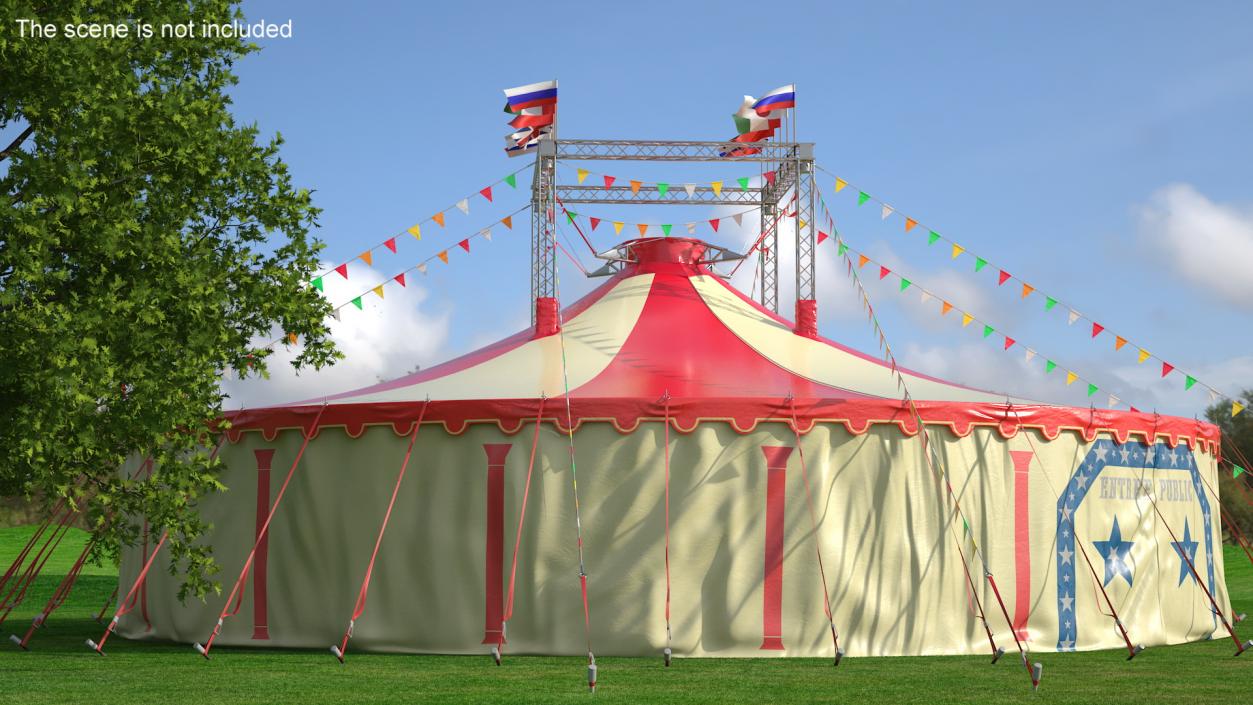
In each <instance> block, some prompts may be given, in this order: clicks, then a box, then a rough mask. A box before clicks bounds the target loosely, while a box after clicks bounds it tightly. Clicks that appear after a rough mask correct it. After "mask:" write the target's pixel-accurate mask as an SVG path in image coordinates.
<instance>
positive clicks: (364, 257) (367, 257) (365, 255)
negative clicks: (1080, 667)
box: [357, 250, 374, 265]
mask: <svg viewBox="0 0 1253 705" xmlns="http://www.w3.org/2000/svg"><path fill="white" fill-rule="evenodd" d="M357 256H358V257H360V258H361V261H362V262H365V263H366V264H368V265H373V264H374V253H373V252H371V251H370V250H366V251H365V252H362V253H361V254H359V255H357Z"/></svg>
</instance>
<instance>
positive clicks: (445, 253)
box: [436, 250, 448, 264]
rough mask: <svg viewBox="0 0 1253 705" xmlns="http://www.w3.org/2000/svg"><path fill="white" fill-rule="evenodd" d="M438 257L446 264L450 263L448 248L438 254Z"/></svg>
mask: <svg viewBox="0 0 1253 705" xmlns="http://www.w3.org/2000/svg"><path fill="white" fill-rule="evenodd" d="M436 257H439V261H440V262H443V263H444V264H448V250H444V251H443V252H441V253H439V254H438V255H436Z"/></svg>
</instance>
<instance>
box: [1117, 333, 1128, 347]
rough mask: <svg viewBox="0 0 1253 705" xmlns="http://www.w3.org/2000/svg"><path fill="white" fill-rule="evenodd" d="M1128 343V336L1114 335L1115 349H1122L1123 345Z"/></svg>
mask: <svg viewBox="0 0 1253 705" xmlns="http://www.w3.org/2000/svg"><path fill="white" fill-rule="evenodd" d="M1126 344H1127V339H1126V338H1124V337H1122V336H1121V335H1116V336H1114V349H1115V350H1122V346H1124V345H1126Z"/></svg>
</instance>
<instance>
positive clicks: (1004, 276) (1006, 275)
mask: <svg viewBox="0 0 1253 705" xmlns="http://www.w3.org/2000/svg"><path fill="white" fill-rule="evenodd" d="M1007 281H1009V272H1007V271H1005V270H1004V269H1002V270H1001V276H1000V279H999V280H998V281H997V282H996V284H997V286H1000V285H1001V284H1004V283H1005V282H1007Z"/></svg>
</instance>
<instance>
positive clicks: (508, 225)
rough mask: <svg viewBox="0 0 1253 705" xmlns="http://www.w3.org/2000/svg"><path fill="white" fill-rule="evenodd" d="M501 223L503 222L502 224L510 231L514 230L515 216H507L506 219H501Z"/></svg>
mask: <svg viewBox="0 0 1253 705" xmlns="http://www.w3.org/2000/svg"><path fill="white" fill-rule="evenodd" d="M500 222H501V224H502V225H504V226H505V227H506V228H509V229H510V230H513V216H511V215H507V216H505V217H504V218H501V219H500Z"/></svg>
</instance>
